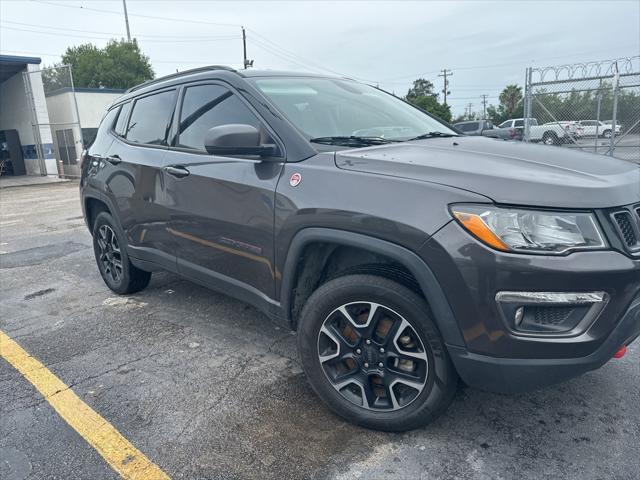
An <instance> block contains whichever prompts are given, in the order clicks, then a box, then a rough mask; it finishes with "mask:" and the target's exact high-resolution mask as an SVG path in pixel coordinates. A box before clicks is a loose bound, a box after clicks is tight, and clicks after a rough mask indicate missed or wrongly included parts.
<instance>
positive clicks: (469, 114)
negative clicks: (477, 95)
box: [467, 103, 473, 120]
mask: <svg viewBox="0 0 640 480" xmlns="http://www.w3.org/2000/svg"><path fill="white" fill-rule="evenodd" d="M471 107H473V103H467V108H468V109H469V113H467V118H468V119H469V120H471Z"/></svg>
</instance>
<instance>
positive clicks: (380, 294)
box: [298, 275, 458, 431]
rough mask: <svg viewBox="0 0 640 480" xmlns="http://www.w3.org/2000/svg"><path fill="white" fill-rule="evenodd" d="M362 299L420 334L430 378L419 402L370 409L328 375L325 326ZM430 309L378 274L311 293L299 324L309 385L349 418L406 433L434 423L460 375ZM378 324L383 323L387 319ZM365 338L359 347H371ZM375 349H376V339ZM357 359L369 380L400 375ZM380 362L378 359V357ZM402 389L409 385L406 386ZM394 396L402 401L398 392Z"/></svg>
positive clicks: (349, 277)
mask: <svg viewBox="0 0 640 480" xmlns="http://www.w3.org/2000/svg"><path fill="white" fill-rule="evenodd" d="M360 302H365V303H366V302H373V303H375V304H379V305H381V306H384V308H385V309H387V311H393V313H397V314H398V315H399V317H401V318H402V319H404V320H406V322H408V323H409V324H410V327H411V328H412V330H404V331H405V332H406V331H410V332H412V333H415V334H417V335H418V336H419V338H420V342H421V345H420V347H423V348H422V352H421V354H423V355H424V354H426V359H427V360H425V363H426V367H427V368H426V373H425V374H424V380H422V381H423V382H424V385H423V389H422V390H421V391H420V392H419V393H418V394H414V398H413V400H410V401H409V403H407V404H406V405H404V406H401V407H398V408H397V409H394V410H386V411H385V410H374V409H370V408H366V407H365V406H364V401H363V404H362V405H356V404H355V403H353V401H349V400H348V399H347V398H345V395H344V394H343V393H342V391H346V389H347V387H341V388H342V391H339V390H338V389H337V388H338V387H334V383H332V381H331V380H330V379H329V376H328V375H327V374H325V370H324V367H323V363H321V360H320V342H321V329H323V326H324V325H326V322H327V321H330V320H329V319H330V318H332V317H331V315H334V314H336V310H337V309H339V307H340V306H343V305H347V304H350V305H354V304H356V305H357V304H359V303H360ZM349 308H351V307H349ZM378 308H379V307H378ZM332 312H333V313H332ZM429 312H430V310H429V307H428V305H427V303H426V302H425V301H424V300H423V299H422V298H421V297H420V296H418V295H417V294H416V293H414V292H413V291H412V290H410V289H408V288H406V287H404V286H402V285H400V284H398V283H396V282H394V281H392V280H389V279H387V278H383V277H378V276H374V275H347V276H343V277H339V278H336V279H334V280H331V281H329V282H327V283H325V284H324V285H322V286H321V287H320V288H318V289H317V290H316V291H315V292H314V293H313V294H312V295H311V297H310V298H309V300H308V301H307V303H306V304H305V306H304V308H303V310H302V314H301V319H300V323H299V328H298V350H299V354H300V359H301V361H302V367H303V369H304V371H305V373H306V375H307V378H308V380H309V383H310V384H311V386H312V387H313V389H314V390H315V392H316V393H317V394H318V396H319V397H320V398H321V399H322V401H323V402H324V403H326V405H327V406H328V407H329V409H331V410H332V411H333V412H335V413H336V414H338V415H339V416H341V417H343V418H344V419H346V420H348V421H350V422H352V423H355V424H358V425H362V426H364V427H367V428H371V429H375V430H383V431H406V430H411V429H414V428H418V427H421V426H424V425H426V424H428V423H430V422H432V421H433V420H434V419H436V418H437V417H438V416H440V415H441V414H442V413H443V412H444V411H445V410H446V409H447V407H448V406H449V404H450V403H451V401H452V399H453V396H454V393H455V391H456V386H457V382H458V375H457V373H456V371H455V368H454V366H453V364H452V363H451V359H450V358H449V355H448V353H447V350H446V347H445V345H444V342H443V340H442V337H441V335H440V333H439V331H438V328H437V326H436V324H435V323H434V322H433V320H432V318H431V314H430V313H429ZM370 316H371V320H370V322H371V323H372V324H373V323H374V320H373V317H374V316H375V315H370ZM377 322H378V323H380V322H381V320H378V321H377ZM394 326H395V323H394ZM392 328H395V327H392ZM400 328H402V327H400ZM376 331H377V327H376ZM391 332H392V330H389V331H388V337H391V336H392V333H391ZM401 333H402V331H398V330H396V333H395V339H394V340H393V343H394V344H396V340H397V339H398V338H400V340H402V338H403V337H402V336H400V337H398V336H399V335H400V334H401ZM362 338H363V337H360V339H359V342H361V343H360V344H359V345H363V348H371V346H372V345H371V344H369V345H367V346H366V347H365V346H364V343H362V342H363V340H362ZM396 345H397V344H396ZM336 346H337V349H338V352H340V350H341V348H342V347H340V346H338V344H337V343H336ZM373 347H374V350H375V347H376V344H375V343H374V344H373ZM354 352H355V350H354ZM389 353H390V352H385V354H384V355H389ZM364 355H368V352H367V353H363V355H362V356H364ZM357 358H358V360H359V363H357V365H358V367H356V368H355V370H354V372H357V374H358V375H363V373H361V371H362V372H365V373H364V375H367V376H368V377H367V378H369V379H371V378H372V377H378V378H380V376H382V377H384V376H385V375H389V378H390V379H391V375H394V374H393V373H392V370H391V368H392V367H391V366H389V367H387V365H385V368H388V369H387V370H385V369H384V368H383V369H382V370H381V371H382V373H380V372H376V373H374V374H373V375H372V374H371V371H370V369H366V371H365V369H364V365H368V364H366V363H362V359H361V358H360V357H357ZM368 358H370V357H368ZM375 361H376V362H377V360H375ZM385 361H386V359H385ZM383 364H384V362H381V363H380V364H379V365H380V366H381V367H382V365H383ZM388 382H391V380H389V381H388ZM388 382H387V383H388ZM402 387H403V388H404V386H402ZM349 388H351V387H349ZM372 388H375V386H374V387H372ZM393 389H394V386H393V384H392V385H391V390H392V391H393ZM359 390H360V392H361V396H362V397H364V396H365V391H364V389H362V388H360V389H359ZM416 391H417V389H416ZM388 393H389V392H388V390H387V391H386V395H384V397H390V396H389V394H388ZM349 395H351V393H349ZM391 396H393V398H394V400H396V395H395V394H394V393H392V394H391ZM389 403H391V402H389ZM393 403H394V408H396V404H398V402H397V401H394V402H393ZM374 405H375V403H374ZM367 407H368V405H367Z"/></svg>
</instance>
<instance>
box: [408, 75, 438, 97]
mask: <svg viewBox="0 0 640 480" xmlns="http://www.w3.org/2000/svg"><path fill="white" fill-rule="evenodd" d="M434 88H435V87H434V85H433V83H432V82H430V81H429V80H426V79H424V78H418V79H417V80H414V81H413V86H412V87H411V88H410V89H409V91H408V92H407V96H406V99H407V100H408V101H409V102H411V101H412V100H414V99H416V98H420V97H435V98H438V94H437V93H435V92H434V91H433V89H434Z"/></svg>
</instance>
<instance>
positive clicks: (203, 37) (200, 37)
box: [0, 20, 240, 40]
mask: <svg viewBox="0 0 640 480" xmlns="http://www.w3.org/2000/svg"><path fill="white" fill-rule="evenodd" d="M0 23H4V24H6V25H21V26H24V27H35V28H40V29H48V30H56V31H61V32H80V33H91V34H101V35H110V36H113V35H122V32H105V31H97V30H79V29H76V28H67V27H52V26H51V25H42V24H36V23H22V22H16V21H15V20H0ZM3 28H4V27H3ZM7 28H8V27H7ZM147 37H148V38H161V39H167V40H168V39H178V40H180V39H189V40H207V39H212V40H215V39H227V38H236V39H237V38H240V37H239V36H238V35H230V34H226V35H152V34H137V35H136V38H147Z"/></svg>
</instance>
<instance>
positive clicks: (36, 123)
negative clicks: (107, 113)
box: [23, 65, 85, 178]
mask: <svg viewBox="0 0 640 480" xmlns="http://www.w3.org/2000/svg"><path fill="white" fill-rule="evenodd" d="M23 75H24V85H25V90H26V92H25V93H26V97H27V99H29V101H30V104H29V109H30V110H31V119H32V126H33V131H34V137H35V142H36V154H37V155H38V158H39V159H41V162H42V163H43V164H44V163H45V162H46V161H50V160H51V159H52V158H53V159H55V162H56V167H57V172H58V175H59V176H61V177H66V178H74V177H78V176H79V175H80V156H81V155H82V150H83V148H84V147H83V146H84V143H85V142H84V139H83V138H82V133H83V131H82V128H81V125H80V115H79V113H78V103H77V99H76V91H75V87H74V84H73V74H72V71H71V66H69V65H61V66H55V67H47V68H43V69H41V70H31V71H27V72H24V73H23ZM40 85H42V89H43V90H44V97H45V98H44V105H42V104H41V103H42V102H40V101H38V96H37V95H35V96H34V94H33V92H34V91H37V89H38V88H40ZM49 132H50V140H49V141H47V140H46V139H45V138H44V137H49Z"/></svg>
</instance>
